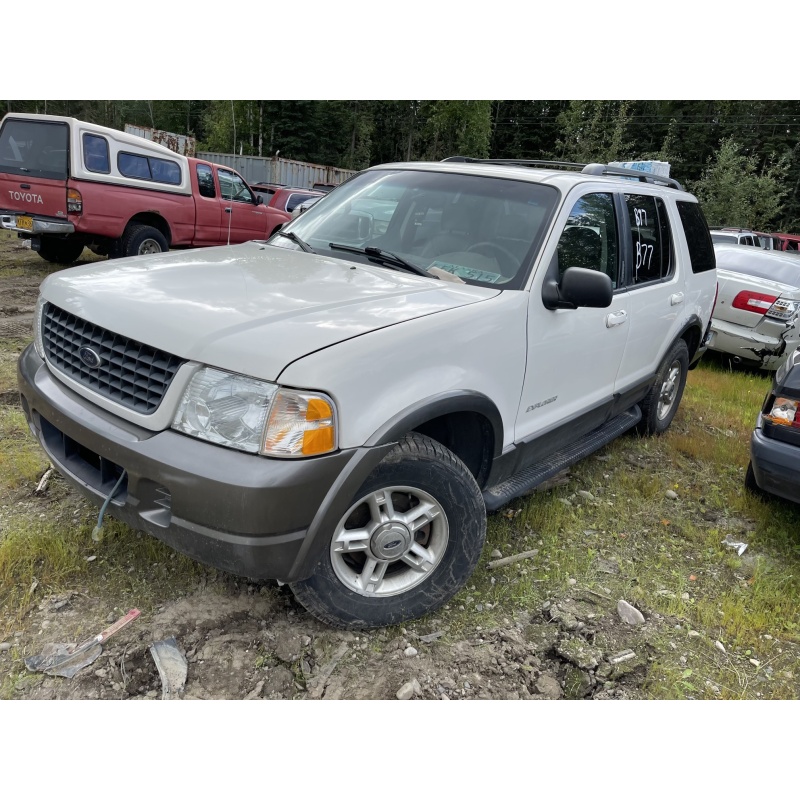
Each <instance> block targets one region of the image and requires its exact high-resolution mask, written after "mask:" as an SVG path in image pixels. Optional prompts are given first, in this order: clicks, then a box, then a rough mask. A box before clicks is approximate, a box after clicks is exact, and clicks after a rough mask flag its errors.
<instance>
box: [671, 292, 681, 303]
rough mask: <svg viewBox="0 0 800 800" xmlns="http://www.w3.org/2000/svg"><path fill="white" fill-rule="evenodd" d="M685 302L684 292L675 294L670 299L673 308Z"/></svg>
mask: <svg viewBox="0 0 800 800" xmlns="http://www.w3.org/2000/svg"><path fill="white" fill-rule="evenodd" d="M682 302H683V292H678V293H677V294H673V295H672V296H671V297H670V298H669V304H670V305H671V306H677V305H680V304H681V303H682Z"/></svg>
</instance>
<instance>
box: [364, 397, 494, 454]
mask: <svg viewBox="0 0 800 800" xmlns="http://www.w3.org/2000/svg"><path fill="white" fill-rule="evenodd" d="M460 411H472V412H474V413H476V414H481V415H482V416H484V417H486V419H488V420H489V423H490V425H491V426H492V432H493V433H494V453H493V456H494V457H495V458H496V457H497V456H499V455H500V453H501V452H502V450H503V417H502V415H501V414H500V411H499V410H498V408H497V406H496V405H495V403H494V401H493V400H491V399H490V398H489V397H487V396H486V395H485V394H483V393H482V392H476V391H472V390H457V391H451V392H442V393H441V394H436V395H432V396H431V397H426V398H425V399H424V400H420V401H418V402H417V403H414V404H413V405H411V406H409V407H408V408H405V409H403V411H401V412H400V413H399V414H396V415H395V416H394V417H392V418H391V419H390V420H387V421H386V422H385V423H384V424H383V425H381V427H380V428H379V429H378V430H377V431H375V433H373V434H372V436H370V437H369V439H368V440H367V441H366V442H365V446H366V447H375V446H378V445H383V444H388V443H389V442H396V441H397V440H398V439H399V438H400V437H401V436H402V435H403V434H404V433H408V431H411V430H414V429H416V428H418V427H419V426H420V425H422V424H423V423H425V422H428V421H429V420H432V419H436V418H437V417H443V416H446V415H447V414H454V413H457V412H460Z"/></svg>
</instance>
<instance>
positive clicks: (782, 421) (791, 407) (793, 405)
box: [764, 397, 800, 428]
mask: <svg viewBox="0 0 800 800" xmlns="http://www.w3.org/2000/svg"><path fill="white" fill-rule="evenodd" d="M798 407H800V400H791V399H789V398H788V397H776V398H775V400H774V401H773V403H772V408H771V409H770V410H769V411H768V412H767V413H766V414H765V415H764V417H765V418H766V419H768V420H769V421H770V422H773V423H775V424H776V425H791V427H793V428H800V411H798Z"/></svg>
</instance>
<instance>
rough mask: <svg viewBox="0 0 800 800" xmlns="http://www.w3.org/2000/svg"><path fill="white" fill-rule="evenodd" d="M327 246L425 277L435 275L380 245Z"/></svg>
mask: <svg viewBox="0 0 800 800" xmlns="http://www.w3.org/2000/svg"><path fill="white" fill-rule="evenodd" d="M328 247H330V249H331V250H344V251H345V252H347V253H359V254H360V255H365V256H367V258H370V259H373V260H375V261H379V262H380V263H382V264H385V265H386V266H387V267H393V268H395V269H404V270H406V271H407V272H413V273H414V274H415V275H424V276H425V277H426V278H433V277H435V276H434V275H431V274H430V273H429V272H428V271H427V270H426V269H423V268H422V267H418V266H417V265H416V264H410V263H409V262H408V261H406V260H405V259H404V258H401V257H400V256H398V255H397V254H396V253H390V252H389V251H388V250H381V248H380V247H351V246H350V245H349V244H336V243H335V242H331V243H330V244H329V245H328Z"/></svg>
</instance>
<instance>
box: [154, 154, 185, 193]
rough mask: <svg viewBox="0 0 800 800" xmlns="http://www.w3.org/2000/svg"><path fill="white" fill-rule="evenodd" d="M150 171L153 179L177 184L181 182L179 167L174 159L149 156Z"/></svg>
mask: <svg viewBox="0 0 800 800" xmlns="http://www.w3.org/2000/svg"><path fill="white" fill-rule="evenodd" d="M148 161H149V162H150V173H151V174H152V176H153V180H154V181H158V182H159V183H169V184H171V185H174V186H179V185H180V182H181V168H180V167H179V166H178V165H177V164H176V163H175V162H174V161H167V160H166V159H163V158H150V159H148Z"/></svg>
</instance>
